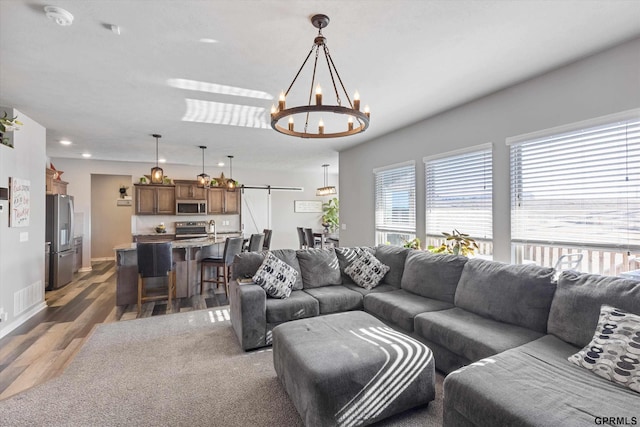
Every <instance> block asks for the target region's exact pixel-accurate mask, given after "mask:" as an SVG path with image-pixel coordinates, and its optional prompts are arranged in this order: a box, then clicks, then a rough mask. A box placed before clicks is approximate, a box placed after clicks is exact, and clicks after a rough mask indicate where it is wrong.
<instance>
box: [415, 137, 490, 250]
mask: <svg viewBox="0 0 640 427" xmlns="http://www.w3.org/2000/svg"><path fill="white" fill-rule="evenodd" d="M424 164H425V168H424V169H425V191H426V197H425V201H426V232H427V236H435V237H441V236H442V232H443V231H446V232H448V233H451V231H452V230H454V229H457V230H458V231H460V232H462V233H466V234H469V235H470V236H471V237H473V238H475V239H487V240H491V239H492V237H493V223H492V221H493V220H492V218H493V215H492V213H493V208H492V206H493V203H492V195H493V191H492V190H493V186H492V180H493V178H492V177H493V174H492V165H493V160H492V149H491V144H486V145H482V146H479V147H476V148H474V149H472V150H471V151H467V152H462V153H455V154H449V155H444V156H442V157H437V158H425V159H424Z"/></svg>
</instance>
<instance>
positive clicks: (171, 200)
mask: <svg viewBox="0 0 640 427" xmlns="http://www.w3.org/2000/svg"><path fill="white" fill-rule="evenodd" d="M134 187H135V193H136V215H174V214H175V211H176V193H175V186H174V185H153V184H136V185H135V186H134Z"/></svg>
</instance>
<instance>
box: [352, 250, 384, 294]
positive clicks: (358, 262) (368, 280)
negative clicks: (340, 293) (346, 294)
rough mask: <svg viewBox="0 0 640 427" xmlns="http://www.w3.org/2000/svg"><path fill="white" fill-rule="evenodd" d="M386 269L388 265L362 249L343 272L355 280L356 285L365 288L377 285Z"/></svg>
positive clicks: (368, 288) (369, 288)
mask: <svg viewBox="0 0 640 427" xmlns="http://www.w3.org/2000/svg"><path fill="white" fill-rule="evenodd" d="M388 271H389V266H388V265H384V264H383V263H381V262H380V261H379V260H378V258H376V257H375V256H373V255H372V254H371V253H369V252H367V251H363V252H362V254H361V255H360V256H359V257H358V258H356V259H355V260H354V261H353V262H352V263H351V264H349V266H348V267H347V268H345V269H344V272H345V273H347V274H348V275H349V277H351V278H352V279H353V281H354V282H356V285H358V286H361V287H363V288H365V289H367V290H371V289H373V288H375V287H376V286H378V284H379V283H380V281H381V280H382V278H383V277H384V275H385V274H387V272H388Z"/></svg>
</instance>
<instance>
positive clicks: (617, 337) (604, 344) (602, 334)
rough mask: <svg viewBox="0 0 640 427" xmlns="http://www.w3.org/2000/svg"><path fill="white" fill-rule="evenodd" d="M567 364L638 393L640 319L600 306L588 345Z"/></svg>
mask: <svg viewBox="0 0 640 427" xmlns="http://www.w3.org/2000/svg"><path fill="white" fill-rule="evenodd" d="M569 362H571V363H574V364H576V365H578V366H580V367H582V368H585V369H588V370H590V371H592V372H593V373H594V374H596V375H598V376H601V377H602V378H605V379H607V380H609V381H612V382H614V383H618V384H620V385H623V386H625V387H628V388H630V389H631V390H633V391H636V392H638V393H640V316H638V315H635V314H632V313H627V312H625V311H623V310H620V309H619V308H615V307H611V306H609V305H603V306H602V309H601V310H600V319H599V320H598V326H597V327H596V331H595V334H594V335H593V338H592V339H591V342H590V343H589V344H587V345H586V347H585V348H583V349H582V350H580V351H579V352H577V353H576V354H574V355H572V356H569Z"/></svg>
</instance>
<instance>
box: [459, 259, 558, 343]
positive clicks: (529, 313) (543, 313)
mask: <svg viewBox="0 0 640 427" xmlns="http://www.w3.org/2000/svg"><path fill="white" fill-rule="evenodd" d="M553 274H554V270H553V268H545V267H539V266H537V265H531V264H526V265H514V264H503V263H500V262H495V261H487V260H482V259H478V258H474V259H471V260H469V261H468V262H467V263H466V264H465V266H464V268H463V270H462V276H461V277H460V282H459V283H458V287H457V289H456V295H455V300H454V301H455V305H456V306H457V307H461V308H464V309H465V310H468V311H471V312H472V313H476V314H479V315H480V316H482V317H488V318H490V319H493V320H498V321H500V322H505V323H510V324H512V325H516V326H522V327H525V328H529V329H532V330H534V331H538V332H542V333H545V332H546V330H547V319H548V316H549V307H550V306H551V300H552V299H553V294H554V292H555V289H556V285H555V283H554V282H553V281H552V279H553Z"/></svg>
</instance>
